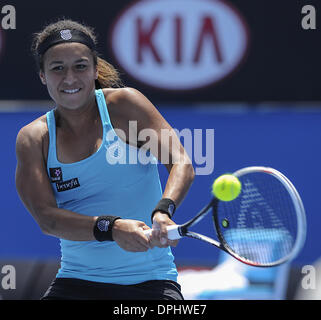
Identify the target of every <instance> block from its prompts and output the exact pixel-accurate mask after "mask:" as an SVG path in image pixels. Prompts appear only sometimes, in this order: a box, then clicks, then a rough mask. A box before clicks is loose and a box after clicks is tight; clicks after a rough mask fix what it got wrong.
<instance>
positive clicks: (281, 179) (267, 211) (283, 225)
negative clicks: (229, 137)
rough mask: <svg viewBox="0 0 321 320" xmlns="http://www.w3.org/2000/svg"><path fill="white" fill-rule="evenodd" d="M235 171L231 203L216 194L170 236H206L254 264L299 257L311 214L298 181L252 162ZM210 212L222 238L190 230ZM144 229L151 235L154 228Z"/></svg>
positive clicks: (171, 230)
mask: <svg viewBox="0 0 321 320" xmlns="http://www.w3.org/2000/svg"><path fill="white" fill-rule="evenodd" d="M233 175H234V176H236V177H237V178H238V179H239V180H240V182H241V184H242V190H241V193H240V195H239V196H238V197H237V198H236V199H234V200H232V201H228V202H226V201H220V200H218V199H217V198H215V197H214V196H213V197H212V199H211V201H210V202H209V204H208V205H207V206H206V207H204V208H203V209H202V210H201V211H200V212H199V213H198V214H196V215H195V217H194V218H192V219H191V220H189V221H187V222H186V223H184V224H182V225H173V226H169V227H167V231H168V239H170V240H175V239H180V238H183V237H189V238H194V239H198V240H202V241H205V242H207V243H209V244H211V245H213V246H215V247H217V248H219V249H221V250H223V251H225V252H227V253H229V254H230V255H231V256H233V257H234V258H236V259H237V260H239V261H241V262H243V263H245V264H248V265H251V266H258V267H273V266H277V265H280V264H282V263H284V262H286V261H290V260H292V259H294V258H295V257H296V256H297V255H298V253H299V252H300V250H301V249H302V247H303V245H304V242H305V238H306V218H305V210H304V207H303V203H302V201H301V198H300V195H299V193H298V192H297V190H296V189H295V187H294V186H293V184H292V183H291V182H290V180H289V179H288V178H287V177H285V176H284V175H283V174H282V173H280V172H279V171H277V170H275V169H272V168H267V167H247V168H243V169H240V170H238V171H236V172H234V173H233ZM210 212H211V213H212V218H213V222H214V228H215V231H216V236H217V239H218V241H217V240H214V239H212V238H210V237H208V236H205V235H202V234H199V233H196V232H193V231H190V228H191V227H193V226H195V225H196V224H197V223H198V222H200V221H201V220H202V219H203V218H204V217H205V216H206V215H207V214H208V213H210ZM144 233H145V234H146V235H147V236H149V235H150V234H151V229H150V230H145V231H144Z"/></svg>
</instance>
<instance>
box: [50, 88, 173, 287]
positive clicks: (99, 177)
mask: <svg viewBox="0 0 321 320" xmlns="http://www.w3.org/2000/svg"><path fill="white" fill-rule="evenodd" d="M96 100H97V105H98V108H99V113H100V118H101V121H102V124H103V142H102V144H101V146H100V148H99V149H98V150H97V152H96V153H94V154H92V155H91V156H90V157H88V158H86V159H83V160H81V161H78V162H75V163H70V164H66V163H61V162H59V161H58V159H57V153H56V123H55V117H54V111H53V110H51V111H49V112H47V124H48V130H49V151H48V161H47V170H48V175H49V178H50V180H51V185H52V188H53V191H54V194H55V197H56V202H57V205H58V207H59V208H63V209H67V210H70V211H73V212H77V213H80V214H84V215H89V216H97V215H114V216H120V217H122V218H123V219H135V220H140V221H144V222H145V223H146V224H147V225H149V226H150V227H151V221H150V216H151V212H152V210H153V209H154V207H155V206H156V204H157V202H158V201H159V200H160V198H161V197H162V189H161V184H160V180H159V175H158V169H157V161H156V159H155V158H150V159H153V161H146V162H145V163H147V164H142V163H141V162H142V161H139V160H137V161H136V162H137V163H133V162H135V160H133V159H135V157H136V159H138V153H139V151H138V149H137V148H135V147H132V146H130V145H128V144H126V143H125V142H123V140H121V139H120V138H119V137H118V136H117V134H116V132H115V131H114V129H113V127H112V125H111V122H110V118H109V115H108V110H107V106H106V101H105V97H104V94H103V92H102V90H96ZM147 158H148V155H147ZM145 160H146V157H145ZM60 244H61V267H60V269H59V271H58V274H57V277H63V278H77V279H84V280H89V281H97V282H104V283H118V284H135V283H139V282H143V281H148V280H173V281H176V280H177V270H176V266H175V264H174V257H173V255H172V252H171V249H170V248H156V247H155V248H153V249H150V250H148V251H147V252H128V251H125V250H123V249H121V248H120V247H119V246H118V245H117V243H116V242H107V241H106V242H98V241H70V240H65V239H60Z"/></svg>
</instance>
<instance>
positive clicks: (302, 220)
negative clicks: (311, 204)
mask: <svg viewBox="0 0 321 320" xmlns="http://www.w3.org/2000/svg"><path fill="white" fill-rule="evenodd" d="M255 172H263V173H266V174H270V175H272V176H274V177H275V178H277V179H278V180H279V181H280V182H281V183H282V185H283V186H284V187H285V188H286V190H287V191H288V193H289V194H290V196H291V199H292V202H293V205H294V208H295V211H296V217H297V236H296V241H295V243H294V246H293V249H292V250H291V252H290V253H289V254H288V255H287V256H285V257H283V258H281V259H279V260H277V261H274V262H272V263H265V264H260V263H256V262H254V261H251V260H248V259H246V258H244V257H242V256H240V255H238V254H237V253H235V252H234V251H233V250H232V248H231V247H230V246H229V245H228V242H227V241H226V240H225V239H224V236H223V234H222V232H221V227H220V224H219V221H218V215H217V208H218V204H219V202H220V200H219V199H217V198H216V197H213V198H212V199H211V201H210V202H209V204H208V205H207V206H206V207H204V208H203V209H202V210H201V211H200V212H199V213H198V214H197V215H196V216H195V217H193V218H192V219H190V220H189V221H187V222H186V223H184V224H182V225H179V226H177V231H178V233H179V235H180V236H181V237H184V236H186V237H189V238H194V239H198V240H202V241H205V242H207V243H209V244H212V245H214V246H215V247H217V248H219V249H221V250H223V251H225V252H227V253H228V254H230V255H231V256H233V257H234V258H235V259H237V260H239V261H241V262H242V263H245V264H247V265H250V266H256V267H275V266H278V265H280V264H283V263H285V262H289V261H291V260H293V259H294V258H295V257H296V256H297V254H298V253H299V252H300V250H301V249H302V247H303V245H304V242H305V238H306V217H305V210H304V206H303V203H302V200H301V198H300V196H299V193H298V192H297V190H296V189H295V187H294V185H293V184H292V183H291V181H290V180H289V179H288V178H287V177H286V176H284V175H283V174H282V173H281V172H279V171H277V170H275V169H273V168H269V167H260V166H253V167H246V168H243V169H240V170H237V171H236V172H234V173H233V175H234V176H236V177H237V178H240V177H242V176H243V175H245V174H249V173H255ZM211 209H212V218H213V223H214V226H215V232H216V236H217V238H218V240H219V241H216V240H214V239H212V238H209V237H207V236H205V235H202V234H199V233H197V232H193V231H190V230H189V228H190V227H192V226H193V225H195V224H197V223H198V222H199V221H201V220H202V219H203V218H204V217H205V216H206V215H207V214H208V213H209V211H210V210H211Z"/></svg>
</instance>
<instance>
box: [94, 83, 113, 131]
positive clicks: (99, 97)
mask: <svg viewBox="0 0 321 320" xmlns="http://www.w3.org/2000/svg"><path fill="white" fill-rule="evenodd" d="M95 93H96V101H97V105H98V109H99V113H100V117H101V120H102V123H103V125H104V126H106V125H107V126H108V125H110V126H111V121H110V117H109V112H108V107H107V104H106V99H105V95H104V93H103V91H102V89H99V90H95Z"/></svg>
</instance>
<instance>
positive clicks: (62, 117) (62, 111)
mask: <svg viewBox="0 0 321 320" xmlns="http://www.w3.org/2000/svg"><path fill="white" fill-rule="evenodd" d="M56 119H57V125H58V126H59V127H60V128H61V129H63V130H70V131H72V132H73V133H76V134H77V133H84V132H86V131H87V130H89V129H90V128H92V126H93V125H95V124H97V121H98V120H100V117H99V110H98V107H97V104H96V100H94V101H93V102H92V103H90V104H88V105H86V106H83V107H80V108H77V109H73V110H72V109H67V108H63V107H58V108H57V109H56Z"/></svg>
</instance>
